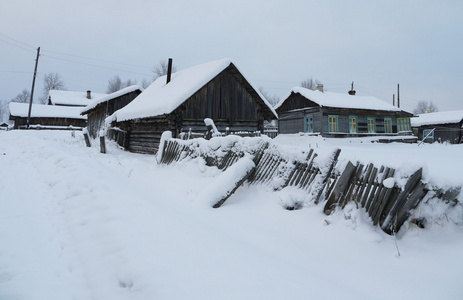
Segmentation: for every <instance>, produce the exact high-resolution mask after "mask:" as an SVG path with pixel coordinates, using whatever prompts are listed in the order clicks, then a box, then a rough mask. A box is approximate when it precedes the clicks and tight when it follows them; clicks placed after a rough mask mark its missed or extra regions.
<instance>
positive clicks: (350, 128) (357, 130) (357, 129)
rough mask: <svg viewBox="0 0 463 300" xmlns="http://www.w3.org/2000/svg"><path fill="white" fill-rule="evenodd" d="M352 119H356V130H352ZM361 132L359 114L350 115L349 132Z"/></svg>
mask: <svg viewBox="0 0 463 300" xmlns="http://www.w3.org/2000/svg"><path fill="white" fill-rule="evenodd" d="M352 120H355V131H352V126H351V125H352V124H354V123H353V122H352ZM358 132H359V127H358V118H357V116H349V133H358Z"/></svg>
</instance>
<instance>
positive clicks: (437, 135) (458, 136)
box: [418, 121, 463, 144]
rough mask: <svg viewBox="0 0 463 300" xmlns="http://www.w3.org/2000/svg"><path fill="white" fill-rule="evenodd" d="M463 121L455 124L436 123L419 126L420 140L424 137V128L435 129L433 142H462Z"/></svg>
mask: <svg viewBox="0 0 463 300" xmlns="http://www.w3.org/2000/svg"><path fill="white" fill-rule="evenodd" d="M462 126H463V121H462V122H460V123H453V124H435V125H424V126H421V127H419V128H418V140H422V139H423V137H424V136H423V130H426V129H434V128H435V130H434V140H433V142H441V143H445V142H449V143H451V144H460V143H462V142H463V140H462V138H463V128H462Z"/></svg>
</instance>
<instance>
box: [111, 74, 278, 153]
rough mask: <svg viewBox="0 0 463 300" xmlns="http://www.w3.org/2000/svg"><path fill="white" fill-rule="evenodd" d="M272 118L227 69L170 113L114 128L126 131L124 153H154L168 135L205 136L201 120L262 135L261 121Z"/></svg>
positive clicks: (240, 78) (238, 76) (245, 84)
mask: <svg viewBox="0 0 463 300" xmlns="http://www.w3.org/2000/svg"><path fill="white" fill-rule="evenodd" d="M273 117H274V115H273V113H272V112H271V110H270V109H269V108H268V107H267V106H266V104H265V103H264V101H263V100H262V99H261V98H260V96H259V95H258V94H257V92H256V91H255V90H254V89H253V88H252V86H251V85H250V84H249V83H248V82H247V81H246V80H245V79H244V77H243V76H242V75H241V74H240V73H239V72H238V70H237V69H236V68H235V67H234V66H233V65H230V66H229V67H228V68H226V69H225V70H223V71H222V72H221V73H220V74H218V75H217V76H216V77H214V78H213V79H212V80H211V81H209V82H208V83H207V84H205V85H204V86H203V87H202V88H201V89H199V90H198V91H197V92H195V93H194V94H193V95H192V96H191V97H189V98H188V99H186V100H185V102H183V104H181V105H180V106H179V107H178V108H177V109H176V110H174V111H173V112H172V113H170V114H167V115H163V116H154V117H149V118H143V119H134V120H129V121H127V122H120V123H118V124H116V125H117V126H118V127H120V128H121V129H123V130H124V131H126V132H127V133H126V137H125V139H126V140H128V142H126V145H127V147H126V149H128V150H129V151H132V152H138V153H156V152H157V150H158V148H159V142H160V138H161V135H162V133H163V132H164V131H166V130H170V131H172V134H173V137H178V135H179V134H180V133H181V132H188V131H189V130H190V129H191V131H193V132H199V133H205V132H206V126H205V124H204V119H205V118H210V119H212V120H213V121H214V123H215V125H216V127H217V129H218V130H219V131H221V132H225V130H226V129H227V128H228V129H229V130H230V131H231V132H237V131H261V132H262V131H263V129H264V119H268V120H271V119H272V118H273Z"/></svg>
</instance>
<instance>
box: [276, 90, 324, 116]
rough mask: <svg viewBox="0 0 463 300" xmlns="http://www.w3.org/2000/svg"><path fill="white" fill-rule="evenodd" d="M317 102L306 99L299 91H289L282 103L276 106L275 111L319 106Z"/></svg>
mask: <svg viewBox="0 0 463 300" xmlns="http://www.w3.org/2000/svg"><path fill="white" fill-rule="evenodd" d="M319 106H320V105H318V104H317V103H315V102H313V101H311V100H309V99H307V98H306V97H304V96H302V95H301V94H299V93H294V92H291V94H290V95H289V96H288V98H286V100H285V101H284V103H283V104H282V105H281V106H280V107H278V108H277V113H280V112H284V111H291V110H296V109H303V108H308V107H319Z"/></svg>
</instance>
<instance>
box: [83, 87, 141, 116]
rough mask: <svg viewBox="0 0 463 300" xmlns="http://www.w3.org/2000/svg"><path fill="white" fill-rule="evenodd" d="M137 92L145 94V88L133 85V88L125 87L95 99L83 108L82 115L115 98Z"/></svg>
mask: <svg viewBox="0 0 463 300" xmlns="http://www.w3.org/2000/svg"><path fill="white" fill-rule="evenodd" d="M136 90H140V91H141V92H143V88H142V87H141V86H139V85H136V84H135V85H131V86H128V87H125V88H123V89H120V90H118V91H116V92H114V93H111V94H108V95H106V96H103V97H101V98H97V99H94V100H93V101H92V102H91V103H90V104H89V105H87V106H85V107H83V108H81V112H80V114H86V113H88V111H89V110H91V109H93V108H95V107H96V106H98V104H100V103H103V102H105V101H109V100H112V99H114V98H117V97H120V96H122V95H125V94H128V93H131V92H134V91H136Z"/></svg>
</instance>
